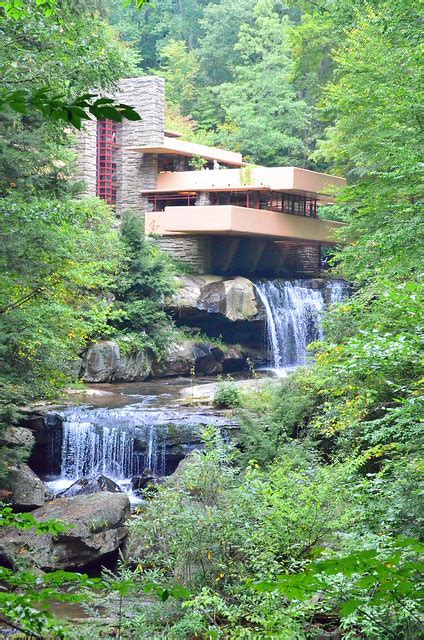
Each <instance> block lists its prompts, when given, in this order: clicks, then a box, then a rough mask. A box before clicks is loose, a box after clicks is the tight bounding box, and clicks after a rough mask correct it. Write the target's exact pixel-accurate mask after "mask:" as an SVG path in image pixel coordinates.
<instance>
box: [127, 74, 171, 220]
mask: <svg viewBox="0 0 424 640" xmlns="http://www.w3.org/2000/svg"><path fill="white" fill-rule="evenodd" d="M118 97H119V100H120V101H121V102H123V103H125V104H129V105H131V106H132V107H134V109H135V110H136V111H138V113H139V114H140V115H141V118H142V119H141V120H139V121H137V122H132V121H130V120H124V121H123V122H122V124H121V125H120V126H119V127H118V131H117V143H118V144H119V145H120V147H119V149H118V151H117V154H116V155H117V158H116V160H117V182H118V189H117V194H116V214H117V215H118V216H121V215H122V213H123V212H124V211H126V210H131V211H134V213H137V214H140V215H143V213H144V212H145V211H149V210H150V205H149V203H148V200H147V198H146V197H145V196H143V195H142V194H141V193H140V191H141V190H142V189H155V188H156V183H157V173H158V158H157V155H155V154H142V153H138V152H131V151H127V149H126V147H134V146H142V145H152V146H153V145H161V144H163V139H164V126H165V122H164V120H165V85H164V80H163V78H157V77H156V76H146V77H142V78H125V79H124V80H121V81H120V83H119V96H118Z"/></svg>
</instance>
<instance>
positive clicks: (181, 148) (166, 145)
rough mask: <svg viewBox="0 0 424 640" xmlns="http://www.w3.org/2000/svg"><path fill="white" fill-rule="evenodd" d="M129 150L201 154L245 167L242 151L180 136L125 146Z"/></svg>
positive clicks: (183, 154)
mask: <svg viewBox="0 0 424 640" xmlns="http://www.w3.org/2000/svg"><path fill="white" fill-rule="evenodd" d="M125 149H126V150H127V151H135V152H138V153H158V154H162V153H166V154H170V155H177V156H190V157H191V156H201V157H202V158H205V159H206V160H217V162H223V163H224V164H229V165H233V166H235V167H243V166H245V165H246V163H245V162H243V159H242V156H241V153H236V152H235V151H227V150H226V149H218V148H217V147H208V146H206V145H204V144H197V143H196V142H188V141H187V140H180V139H179V138H175V137H170V136H169V135H168V136H164V139H163V144H161V145H141V146H136V147H125Z"/></svg>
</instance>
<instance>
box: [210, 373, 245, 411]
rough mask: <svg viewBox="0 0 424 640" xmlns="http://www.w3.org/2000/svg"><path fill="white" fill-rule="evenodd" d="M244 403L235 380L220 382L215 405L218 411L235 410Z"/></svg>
mask: <svg viewBox="0 0 424 640" xmlns="http://www.w3.org/2000/svg"><path fill="white" fill-rule="evenodd" d="M241 403H242V394H241V391H240V389H239V388H238V387H237V385H236V384H235V382H234V380H232V379H231V378H228V379H227V380H220V381H219V382H218V383H217V385H216V392H215V397H214V405H215V407H217V408H218V409H234V408H235V407H239V406H240V405H241Z"/></svg>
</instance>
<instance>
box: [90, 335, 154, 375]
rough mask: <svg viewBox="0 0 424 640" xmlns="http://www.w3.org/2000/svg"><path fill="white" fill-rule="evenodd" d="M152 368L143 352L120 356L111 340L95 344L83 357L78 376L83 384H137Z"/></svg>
mask: <svg viewBox="0 0 424 640" xmlns="http://www.w3.org/2000/svg"><path fill="white" fill-rule="evenodd" d="M151 368H152V361H151V358H150V356H149V355H148V354H147V353H145V352H144V351H136V352H134V353H130V354H129V355H124V354H121V351H120V349H119V345H118V344H117V343H116V342H113V340H104V341H102V342H97V343H96V344H93V345H92V346H91V347H89V348H88V349H87V351H86V352H85V353H84V355H83V359H82V365H81V372H80V376H81V378H82V379H83V380H84V381H85V382H139V381H142V380H145V379H146V378H147V377H148V376H149V375H150V371H151Z"/></svg>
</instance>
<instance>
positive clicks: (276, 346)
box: [255, 280, 347, 370]
mask: <svg viewBox="0 0 424 640" xmlns="http://www.w3.org/2000/svg"><path fill="white" fill-rule="evenodd" d="M255 287H256V291H257V293H258V295H259V297H260V299H261V301H262V303H263V306H264V309H265V314H266V340H267V343H268V350H269V354H270V363H269V364H270V365H271V366H272V367H273V368H275V369H277V370H287V369H290V368H294V367H297V366H299V365H304V364H306V362H307V346H308V344H309V343H310V342H312V341H314V340H320V339H321V338H322V337H323V332H322V327H321V319H322V314H323V311H324V309H325V306H326V301H328V302H329V303H335V302H340V301H341V300H343V298H345V297H346V295H347V285H346V283H345V282H343V281H342V280H330V281H328V282H327V283H326V285H325V287H324V288H322V287H321V288H317V286H316V285H315V286H314V283H313V282H312V281H308V280H291V281H289V280H262V281H259V282H257V283H256V284H255Z"/></svg>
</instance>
